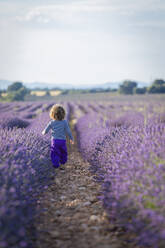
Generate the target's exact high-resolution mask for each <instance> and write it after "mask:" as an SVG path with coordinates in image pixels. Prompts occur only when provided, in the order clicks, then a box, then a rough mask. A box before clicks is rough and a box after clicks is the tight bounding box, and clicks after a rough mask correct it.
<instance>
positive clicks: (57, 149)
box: [50, 139, 68, 168]
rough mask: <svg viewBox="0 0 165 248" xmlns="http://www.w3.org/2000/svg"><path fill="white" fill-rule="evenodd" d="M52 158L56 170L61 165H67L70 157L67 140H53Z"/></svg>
mask: <svg viewBox="0 0 165 248" xmlns="http://www.w3.org/2000/svg"><path fill="white" fill-rule="evenodd" d="M50 156H51V160H52V164H53V166H54V167H55V168H58V167H59V166H60V164H65V163H66V162H67V156H68V154H67V146H66V140H61V139H51V147H50Z"/></svg>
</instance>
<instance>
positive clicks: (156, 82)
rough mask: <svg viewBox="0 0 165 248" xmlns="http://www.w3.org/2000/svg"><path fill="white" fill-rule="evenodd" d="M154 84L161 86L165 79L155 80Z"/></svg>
mask: <svg viewBox="0 0 165 248" xmlns="http://www.w3.org/2000/svg"><path fill="white" fill-rule="evenodd" d="M153 84H154V85H156V86H161V85H164V84H165V81H164V80H163V79H156V80H154V82H153Z"/></svg>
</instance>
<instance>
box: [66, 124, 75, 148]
mask: <svg viewBox="0 0 165 248" xmlns="http://www.w3.org/2000/svg"><path fill="white" fill-rule="evenodd" d="M65 131H66V133H67V134H68V136H69V138H70V142H71V144H74V140H73V136H72V133H71V130H70V127H69V125H68V122H67V121H65Z"/></svg>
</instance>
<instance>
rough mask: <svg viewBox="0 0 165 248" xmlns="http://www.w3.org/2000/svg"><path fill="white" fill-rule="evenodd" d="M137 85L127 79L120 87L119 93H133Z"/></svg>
mask: <svg viewBox="0 0 165 248" xmlns="http://www.w3.org/2000/svg"><path fill="white" fill-rule="evenodd" d="M136 87H137V83H136V82H134V81H131V80H125V81H124V82H123V84H122V85H120V87H119V93H121V94H133V90H134V88H136Z"/></svg>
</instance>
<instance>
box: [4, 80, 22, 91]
mask: <svg viewBox="0 0 165 248" xmlns="http://www.w3.org/2000/svg"><path fill="white" fill-rule="evenodd" d="M22 87H24V86H23V84H22V83H21V82H14V83H12V84H11V85H9V86H8V88H7V91H17V90H19V89H21V88H22Z"/></svg>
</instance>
